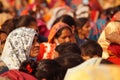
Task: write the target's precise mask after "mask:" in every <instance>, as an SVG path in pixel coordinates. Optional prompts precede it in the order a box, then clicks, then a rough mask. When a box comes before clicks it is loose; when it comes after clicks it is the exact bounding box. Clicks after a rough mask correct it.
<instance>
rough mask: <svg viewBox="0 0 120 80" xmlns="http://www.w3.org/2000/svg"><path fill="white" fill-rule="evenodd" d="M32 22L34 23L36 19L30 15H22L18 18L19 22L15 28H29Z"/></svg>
mask: <svg viewBox="0 0 120 80" xmlns="http://www.w3.org/2000/svg"><path fill="white" fill-rule="evenodd" d="M32 22H36V23H37V21H36V19H35V18H34V17H32V16H30V15H23V16H20V17H19V21H18V24H17V25H16V27H22V26H25V27H29V26H30V25H31V24H32Z"/></svg>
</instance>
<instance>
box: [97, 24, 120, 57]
mask: <svg viewBox="0 0 120 80" xmlns="http://www.w3.org/2000/svg"><path fill="white" fill-rule="evenodd" d="M113 32H118V33H120V22H109V23H108V24H107V26H106V27H105V29H104V30H103V31H102V33H101V35H100V37H99V39H98V43H99V44H100V45H101V47H102V48H103V55H102V57H103V58H107V57H108V53H107V47H108V45H109V44H110V42H109V41H108V40H107V39H106V36H107V35H109V34H111V33H113Z"/></svg>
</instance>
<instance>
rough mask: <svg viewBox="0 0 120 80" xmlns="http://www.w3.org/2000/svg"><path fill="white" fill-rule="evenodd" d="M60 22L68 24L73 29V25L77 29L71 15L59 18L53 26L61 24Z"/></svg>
mask: <svg viewBox="0 0 120 80" xmlns="http://www.w3.org/2000/svg"><path fill="white" fill-rule="evenodd" d="M60 21H61V22H64V23H66V24H68V25H69V26H70V27H72V25H74V26H75V27H76V24H75V20H74V18H73V17H71V16H70V15H67V14H65V15H62V16H60V17H58V18H57V19H56V20H55V21H54V23H53V24H52V25H54V24H56V23H57V22H60Z"/></svg>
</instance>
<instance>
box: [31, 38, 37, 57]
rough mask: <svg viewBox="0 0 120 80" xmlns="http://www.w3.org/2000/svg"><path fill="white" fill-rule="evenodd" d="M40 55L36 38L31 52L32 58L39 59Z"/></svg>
mask: <svg viewBox="0 0 120 80" xmlns="http://www.w3.org/2000/svg"><path fill="white" fill-rule="evenodd" d="M38 54H39V43H38V37H37V36H35V38H34V40H33V44H32V47H31V50H30V57H37V56H38Z"/></svg>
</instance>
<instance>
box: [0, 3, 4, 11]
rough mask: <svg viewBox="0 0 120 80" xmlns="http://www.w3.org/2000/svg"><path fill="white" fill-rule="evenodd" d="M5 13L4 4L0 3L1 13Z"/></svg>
mask: <svg viewBox="0 0 120 80" xmlns="http://www.w3.org/2000/svg"><path fill="white" fill-rule="evenodd" d="M2 12H3V3H2V2H1V1H0V13H2Z"/></svg>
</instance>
